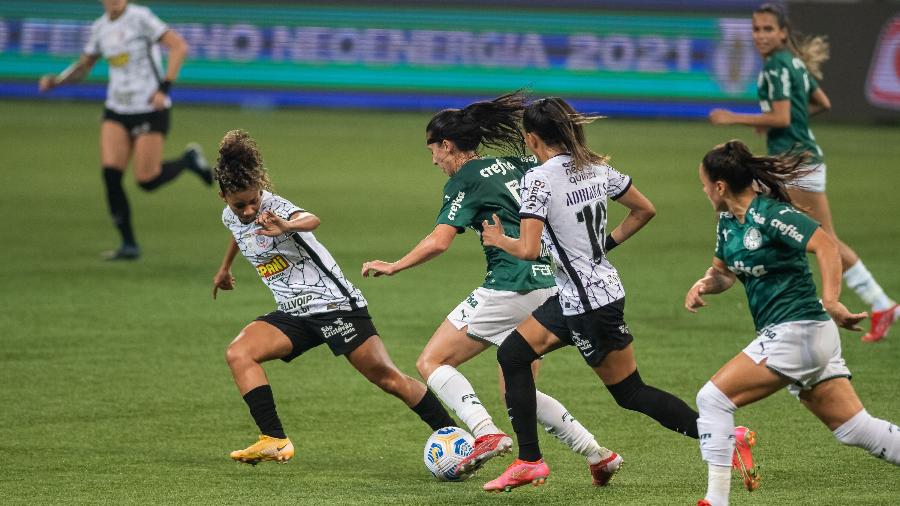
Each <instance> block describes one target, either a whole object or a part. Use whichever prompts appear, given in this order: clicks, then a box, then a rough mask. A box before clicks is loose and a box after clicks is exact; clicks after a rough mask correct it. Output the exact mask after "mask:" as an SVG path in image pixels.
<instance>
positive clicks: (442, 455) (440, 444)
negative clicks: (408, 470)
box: [424, 427, 475, 481]
mask: <svg viewBox="0 0 900 506" xmlns="http://www.w3.org/2000/svg"><path fill="white" fill-rule="evenodd" d="M474 446H475V438H474V437H472V435H471V434H469V433H468V432H466V431H464V430H462V429H460V428H459V427H444V428H443V429H438V430H436V431H434V433H433V434H432V435H431V437H430V438H428V441H426V442H425V456H424V459H425V467H427V468H428V470H429V471H431V474H432V475H434V477H435V478H437V479H439V480H441V481H463V480H465V479H466V478H468V477H469V476H471V474H467V475H464V476H458V475H457V474H456V472H455V471H456V466H457V465H459V463H460V462H462V460H463V459H464V458H466V457H467V456H468V455H469V454H470V453H472V450H473V449H474Z"/></svg>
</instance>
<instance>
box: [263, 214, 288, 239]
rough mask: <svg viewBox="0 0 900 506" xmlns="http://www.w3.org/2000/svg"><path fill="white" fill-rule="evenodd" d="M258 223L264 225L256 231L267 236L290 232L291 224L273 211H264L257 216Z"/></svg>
mask: <svg viewBox="0 0 900 506" xmlns="http://www.w3.org/2000/svg"><path fill="white" fill-rule="evenodd" d="M256 224H257V225H259V226H260V227H262V228H261V229H259V230H257V231H256V233H257V234H259V235H264V236H266V237H276V236H279V235H282V234H287V233H288V232H290V231H291V230H290V226H289V225H288V222H287V221H285V219H284V218H282V217H281V216H278V215H277V214H275V213H273V212H272V211H264V212H262V213H260V214H259V216H257V217H256Z"/></svg>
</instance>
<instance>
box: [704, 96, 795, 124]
mask: <svg viewBox="0 0 900 506" xmlns="http://www.w3.org/2000/svg"><path fill="white" fill-rule="evenodd" d="M709 122H710V123H712V124H713V125H747V126H752V127H755V128H787V127H789V126H790V125H791V101H790V100H775V101H773V102H772V110H771V111H769V112H763V113H760V114H738V113H735V112H732V111H729V110H728V109H713V110H712V111H709Z"/></svg>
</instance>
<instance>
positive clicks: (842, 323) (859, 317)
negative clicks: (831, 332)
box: [822, 301, 869, 332]
mask: <svg viewBox="0 0 900 506" xmlns="http://www.w3.org/2000/svg"><path fill="white" fill-rule="evenodd" d="M822 305H823V306H825V311H826V312H827V313H828V316H831V319H832V320H834V323H837V325H838V327H841V328H845V329H847V330H855V331H857V332H859V331H861V330H862V327H860V326H859V322H861V321H863V320H865V319H866V318H868V317H869V313H867V312H865V311H863V312H862V313H851V312H850V310H849V309H847V308H846V307H845V306H844V305H843V304H841V303H840V302H839V301H834V302H823V304H822Z"/></svg>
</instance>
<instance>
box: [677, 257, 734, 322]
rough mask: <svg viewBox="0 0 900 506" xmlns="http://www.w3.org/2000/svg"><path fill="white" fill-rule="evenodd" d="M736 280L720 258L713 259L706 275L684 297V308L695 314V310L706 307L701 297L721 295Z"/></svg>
mask: <svg viewBox="0 0 900 506" xmlns="http://www.w3.org/2000/svg"><path fill="white" fill-rule="evenodd" d="M736 279H737V278H736V277H735V275H734V273H733V272H731V271H729V270H728V268H727V267H725V262H723V261H722V260H721V259H720V258H717V257H713V262H712V266H710V268H709V269H706V274H704V275H703V277H702V278H700V279H698V280H697V282H696V283H694V284H693V286H691V289H690V290H688V293H687V295H685V296H684V308H685V309H687V310H688V311H690V312H692V313H696V312H697V308H701V307H703V306H705V305H706V301H704V300H703V297H702V296H703V295H706V294H716V293H722V292H724V291H725V290H728V289H729V288H731V287H732V285H734V282H735V280H736Z"/></svg>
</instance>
